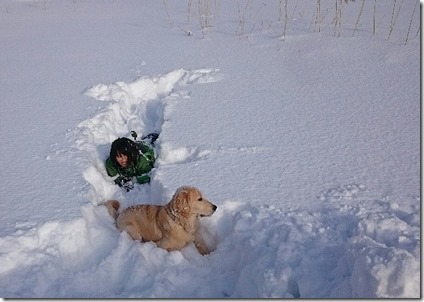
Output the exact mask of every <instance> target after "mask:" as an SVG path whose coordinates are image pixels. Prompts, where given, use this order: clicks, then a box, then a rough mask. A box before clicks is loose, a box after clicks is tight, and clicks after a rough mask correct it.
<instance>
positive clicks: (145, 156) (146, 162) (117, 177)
mask: <svg viewBox="0 0 424 302" xmlns="http://www.w3.org/2000/svg"><path fill="white" fill-rule="evenodd" d="M152 136H155V134H150V137H149V138H150V139H151V142H150V143H151V144H150V146H149V145H148V144H147V143H145V142H144V141H137V142H135V141H132V140H130V139H128V138H126V137H121V138H118V139H116V140H115V141H114V142H113V143H112V146H111V148H110V155H109V157H108V158H107V159H106V163H105V165H106V172H107V174H108V175H109V176H110V177H113V178H114V181H115V183H116V184H117V185H119V186H120V187H123V188H124V189H126V190H127V192H128V191H130V190H131V189H133V188H134V182H136V183H139V184H146V183H150V175H149V174H150V173H149V172H150V171H151V170H152V168H153V165H154V163H155V153H154V150H153V146H154V145H153V143H154V140H156V138H157V134H156V136H155V137H154V138H153V137H152Z"/></svg>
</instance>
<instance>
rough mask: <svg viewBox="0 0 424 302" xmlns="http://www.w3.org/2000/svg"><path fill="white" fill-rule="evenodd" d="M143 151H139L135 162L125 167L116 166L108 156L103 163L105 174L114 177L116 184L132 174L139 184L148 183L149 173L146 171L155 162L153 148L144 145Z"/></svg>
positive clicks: (150, 168) (148, 170)
mask: <svg viewBox="0 0 424 302" xmlns="http://www.w3.org/2000/svg"><path fill="white" fill-rule="evenodd" d="M143 151H145V152H144V153H141V152H140V155H139V157H138V160H137V162H136V163H135V164H134V165H130V166H128V167H126V168H122V167H117V166H116V165H115V163H114V162H113V161H112V160H111V159H110V157H108V158H107V159H106V163H105V166H106V172H107V175H109V176H110V177H116V178H115V179H114V181H115V183H116V184H119V183H120V182H121V180H122V179H124V178H131V177H134V176H135V177H136V179H137V183H139V184H145V183H149V182H150V175H149V174H148V173H149V172H150V170H152V168H153V165H154V163H155V153H154V151H153V149H151V148H149V147H145V150H143Z"/></svg>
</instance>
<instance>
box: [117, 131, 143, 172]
mask: <svg viewBox="0 0 424 302" xmlns="http://www.w3.org/2000/svg"><path fill="white" fill-rule="evenodd" d="M118 154H123V155H125V156H128V162H129V163H130V164H135V163H136V162H137V160H138V155H139V151H138V148H137V145H136V144H135V143H134V142H133V141H132V140H130V139H128V138H126V137H120V138H118V139H116V140H115V141H114V142H113V143H112V146H111V148H110V159H111V160H112V162H113V163H114V164H115V166H116V167H120V165H119V164H118V162H117V161H116V156H117V155H118Z"/></svg>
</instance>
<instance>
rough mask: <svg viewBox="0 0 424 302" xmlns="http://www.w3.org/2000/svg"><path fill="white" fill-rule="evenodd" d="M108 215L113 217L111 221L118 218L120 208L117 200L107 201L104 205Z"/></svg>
mask: <svg viewBox="0 0 424 302" xmlns="http://www.w3.org/2000/svg"><path fill="white" fill-rule="evenodd" d="M104 205H105V207H106V208H107V211H108V212H109V215H110V216H112V217H113V219H116V218H118V210H119V207H120V204H119V201H117V200H108V201H106V202H105V203H104Z"/></svg>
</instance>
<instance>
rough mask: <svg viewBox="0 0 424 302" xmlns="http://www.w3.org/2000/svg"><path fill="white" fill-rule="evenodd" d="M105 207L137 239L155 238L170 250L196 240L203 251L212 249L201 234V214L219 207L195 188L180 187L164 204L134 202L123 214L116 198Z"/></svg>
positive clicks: (153, 239)
mask: <svg viewBox="0 0 424 302" xmlns="http://www.w3.org/2000/svg"><path fill="white" fill-rule="evenodd" d="M105 206H106V208H107V210H108V212H109V214H110V215H111V216H112V217H113V218H114V219H115V220H116V226H117V227H118V229H119V230H120V231H126V232H127V233H128V234H129V235H130V236H131V238H132V239H134V240H139V241H142V242H145V241H153V242H154V243H156V244H157V245H158V246H159V247H161V248H163V249H166V250H168V251H174V250H180V249H182V248H183V247H185V246H187V245H188V244H190V243H194V244H195V246H196V248H197V250H198V251H199V253H200V254H202V255H205V254H209V252H210V251H209V249H208V247H207V246H206V244H205V242H204V241H203V239H202V237H201V235H200V230H199V227H200V226H199V217H203V216H211V215H212V214H213V213H214V212H215V210H216V208H217V207H216V205H214V204H212V203H211V202H209V201H208V200H207V199H206V198H205V197H204V196H203V195H202V193H201V192H200V191H199V190H198V189H196V188H194V187H189V186H183V187H180V188H178V189H177V191H176V192H175V193H174V195H173V197H172V198H171V200H170V201H169V203H168V204H166V205H163V206H160V205H135V206H131V207H128V208H126V209H124V210H123V211H122V212H121V213H118V209H119V207H120V204H119V201H117V200H108V201H106V202H105Z"/></svg>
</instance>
